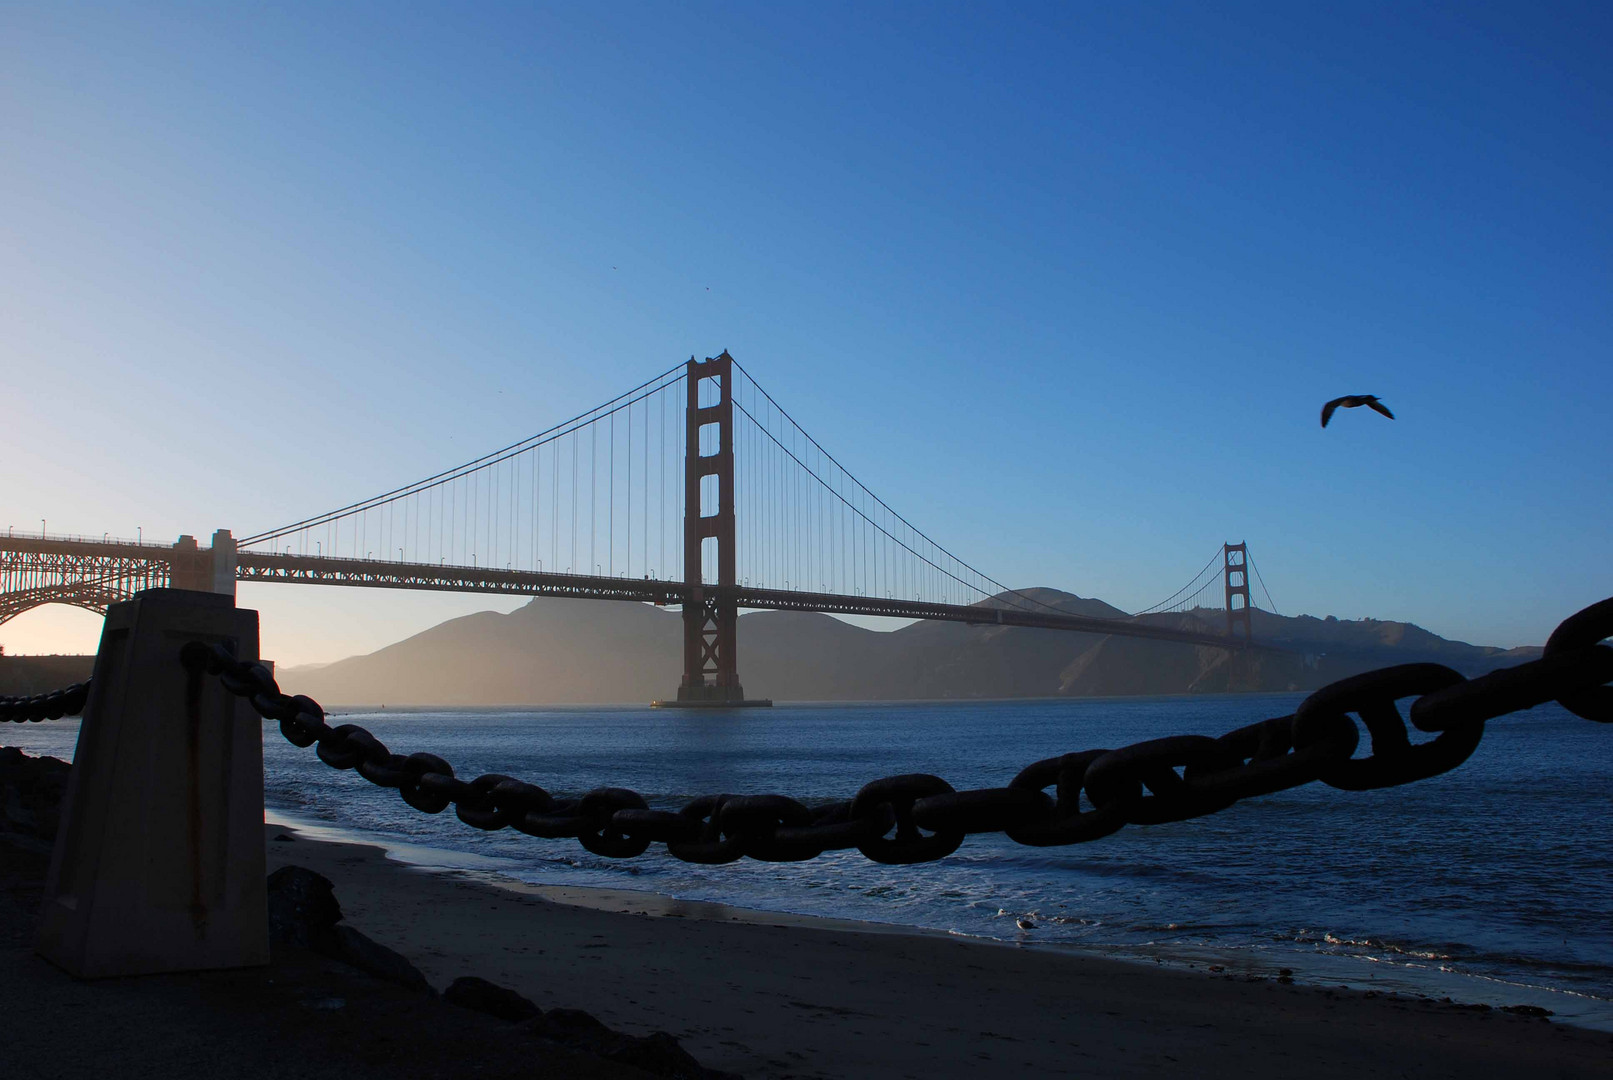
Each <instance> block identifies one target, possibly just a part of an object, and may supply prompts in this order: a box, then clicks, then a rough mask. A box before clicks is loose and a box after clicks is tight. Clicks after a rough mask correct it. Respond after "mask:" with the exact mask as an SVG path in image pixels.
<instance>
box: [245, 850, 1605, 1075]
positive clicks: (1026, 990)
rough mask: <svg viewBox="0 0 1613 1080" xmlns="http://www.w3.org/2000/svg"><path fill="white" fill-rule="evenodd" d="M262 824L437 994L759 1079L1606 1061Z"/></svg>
mask: <svg viewBox="0 0 1613 1080" xmlns="http://www.w3.org/2000/svg"><path fill="white" fill-rule="evenodd" d="M270 835H271V837H274V836H279V835H291V836H294V837H295V838H294V839H292V840H289V841H287V840H273V839H271V842H270V844H269V859H270V862H269V865H270V869H271V870H273V869H276V868H278V867H280V866H285V865H299V866H304V867H307V868H309V869H312V870H315V871H318V872H319V873H321V874H324V875H325V876H327V877H329V878H330V879H331V880H332V881H334V882H335V883H336V890H337V896H338V899H339V900H340V902H341V904H342V908H343V911H344V912H345V914H346V917H347V921H348V923H349V924H351V925H353V926H356V927H358V928H359V929H361V930H363V931H364V932H365V933H366V934H369V935H370V936H371V937H373V938H375V939H376V940H378V941H380V942H382V943H383V944H386V945H388V946H391V947H392V948H395V949H397V950H398V951H400V952H401V953H403V954H404V955H405V956H407V957H408V958H409V959H410V960H411V961H412V962H413V963H414V964H416V965H417V966H418V967H419V968H420V970H421V971H422V972H424V973H425V975H426V977H427V978H428V979H429V980H430V981H431V983H432V984H433V985H434V986H436V987H438V988H439V989H440V988H442V987H444V986H446V985H447V984H448V983H449V982H451V981H452V980H453V979H455V978H457V977H459V976H462V975H476V976H480V977H482V978H485V979H488V980H490V981H492V982H495V983H498V984H500V985H502V986H506V987H508V988H510V989H513V990H515V991H517V992H519V993H521V994H523V995H525V996H526V997H528V998H530V999H531V1000H532V1001H534V1002H536V1003H537V1004H538V1005H539V1006H541V1007H542V1008H544V1009H550V1008H556V1007H566V1008H580V1009H586V1010H588V1011H589V1012H591V1013H594V1014H595V1015H597V1016H598V1017H599V1018H600V1019H601V1020H603V1021H605V1022H606V1023H607V1024H610V1025H611V1026H613V1027H616V1028H619V1029H621V1030H624V1031H627V1032H629V1033H632V1034H647V1033H649V1032H651V1031H654V1030H666V1031H669V1032H671V1033H672V1034H674V1035H676V1036H677V1037H678V1038H679V1039H681V1040H682V1042H683V1045H684V1046H685V1047H686V1048H687V1049H688V1050H689V1051H690V1052H691V1053H693V1054H694V1055H695V1056H696V1057H697V1058H699V1059H700V1061H701V1062H702V1063H703V1064H705V1065H708V1066H711V1067H714V1068H719V1069H725V1070H730V1071H733V1072H737V1073H741V1074H743V1075H744V1076H746V1077H750V1078H753V1080H787V1078H808V1077H810V1078H819V1077H881V1078H883V1077H890V1078H906V1077H924V1078H930V1077H980V1076H1025V1075H1043V1076H1054V1075H1077V1074H1080V1075H1095V1076H1105V1077H1129V1076H1152V1075H1159V1074H1177V1073H1181V1072H1183V1071H1184V1070H1185V1071H1187V1072H1188V1073H1190V1074H1191V1075H1195V1076H1207V1077H1228V1078H1231V1077H1248V1076H1278V1075H1294V1074H1302V1075H1306V1076H1316V1077H1335V1076H1336V1077H1341V1078H1343V1077H1361V1076H1387V1077H1404V1076H1410V1077H1438V1076H1452V1077H1456V1076H1465V1075H1469V1074H1472V1073H1473V1072H1475V1071H1480V1072H1482V1074H1483V1075H1487V1076H1519V1077H1524V1076H1527V1077H1530V1078H1531V1080H1535V1078H1538V1077H1540V1076H1543V1075H1545V1076H1574V1077H1577V1076H1606V1075H1609V1074H1610V1073H1613V1038H1610V1037H1609V1035H1607V1034H1606V1033H1603V1032H1595V1031H1587V1030H1582V1029H1578V1028H1574V1027H1571V1026H1569V1025H1565V1024H1561V1023H1554V1022H1550V1021H1547V1020H1544V1019H1540V1018H1536V1017H1527V1016H1519V1015H1513V1014H1508V1013H1503V1012H1500V1011H1496V1010H1481V1009H1477V1008H1472V1007H1468V1008H1463V1007H1461V1006H1460V1004H1459V1003H1444V1002H1436V1001H1430V1000H1425V999H1418V998H1411V997H1396V996H1393V995H1382V994H1373V993H1371V992H1366V993H1363V992H1358V991H1346V990H1342V989H1337V988H1327V987H1319V986H1304V985H1292V984H1284V983H1281V982H1279V981H1278V980H1277V979H1276V978H1274V977H1273V978H1261V979H1258V980H1251V979H1249V978H1248V977H1246V976H1243V975H1239V976H1227V975H1216V974H1212V973H1201V972H1191V971H1181V970H1175V969H1169V968H1165V967H1154V966H1151V965H1147V964H1139V963H1130V962H1123V961H1117V960H1109V959H1106V958H1101V957H1092V956H1087V955H1075V954H1066V953H1060V952H1054V951H1050V950H1049V951H1044V950H1037V949H1026V948H1015V947H1012V946H1004V945H996V944H989V943H983V942H978V941H971V940H962V939H956V938H950V937H947V936H944V935H924V934H909V933H895V932H891V931H890V930H889V929H888V928H880V927H872V926H866V925H863V924H858V923H850V922H836V921H831V920H819V919H811V918H805V917H781V916H778V915H773V914H770V913H762V912H744V911H739V910H735V909H731V908H726V907H722V906H720V905H714V904H690V903H683V902H679V901H675V900H669V899H666V898H663V897H658V896H654V895H651V894H639V893H615V894H610V895H606V896H601V895H599V894H589V895H587V896H584V895H582V893H581V891H576V890H573V891H569V892H568V891H567V890H557V889H545V888H543V887H534V886H524V885H521V884H520V883H518V882H513V881H508V880H503V881H494V880H492V879H490V878H489V877H488V876H487V875H484V874H474V873H465V872H440V871H424V870H421V869H419V868H415V867H411V866H408V865H406V864H403V863H400V862H397V861H394V860H391V859H389V858H387V856H386V854H385V852H384V851H383V850H382V849H380V848H376V847H370V846H365V845H358V844H345V843H331V842H326V841H319V840H313V839H310V838H308V837H305V836H295V834H294V833H293V832H292V830H290V829H287V828H283V827H277V826H271V827H270ZM568 899H569V900H573V901H576V900H586V901H587V904H588V906H583V905H582V904H579V903H567V902H564V901H566V900H568ZM608 907H614V908H616V909H617V910H605V909H604V908H608ZM1271 974H1272V975H1273V976H1275V975H1276V974H1277V973H1276V972H1272V973H1271Z"/></svg>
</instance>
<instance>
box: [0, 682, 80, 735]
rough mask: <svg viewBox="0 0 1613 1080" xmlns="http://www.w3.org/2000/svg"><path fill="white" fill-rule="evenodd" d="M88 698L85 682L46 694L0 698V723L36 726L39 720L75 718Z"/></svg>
mask: <svg viewBox="0 0 1613 1080" xmlns="http://www.w3.org/2000/svg"><path fill="white" fill-rule="evenodd" d="M89 696H90V684H89V680H85V681H84V682H81V683H74V684H73V685H72V686H69V687H66V688H65V689H62V690H52V691H51V692H50V693H48V694H30V695H24V696H22V697H0V723H5V722H7V721H10V722H11V723H14V724H26V723H36V724H37V723H38V722H39V721H41V720H60V719H61V718H62V717H64V716H77V715H78V714H79V713H81V712H83V711H84V700H85V699H86V698H88V697H89Z"/></svg>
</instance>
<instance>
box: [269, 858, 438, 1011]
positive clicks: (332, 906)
mask: <svg viewBox="0 0 1613 1080" xmlns="http://www.w3.org/2000/svg"><path fill="white" fill-rule="evenodd" d="M341 921H342V906H341V904H339V903H337V901H336V887H335V886H334V885H332V884H331V882H330V879H329V878H327V877H325V876H324V875H322V874H316V873H315V872H314V871H312V870H307V869H304V868H302V867H300V866H283V867H281V868H280V869H279V870H276V871H275V872H274V873H272V874H270V875H269V947H270V949H271V950H277V949H284V948H286V947H287V946H294V947H297V948H303V949H312V950H313V951H314V952H316V953H319V954H320V955H321V956H327V957H329V958H330V959H332V960H339V961H341V962H342V963H344V964H347V965H348V966H350V967H355V968H358V970H360V971H362V972H364V973H365V974H366V975H371V976H374V977H375V978H377V979H385V980H386V981H387V982H392V983H397V984H398V985H399V986H401V987H403V988H405V989H407V990H417V991H419V992H421V993H425V994H430V993H433V992H434V991H433V990H432V988H431V984H430V983H428V982H426V977H425V976H424V975H422V974H420V971H419V969H418V968H416V967H415V966H414V965H413V964H411V963H409V961H408V960H406V959H405V958H404V957H403V955H402V954H401V953H398V952H396V951H394V950H392V949H389V948H387V947H386V946H385V945H382V944H380V943H379V942H377V941H373V940H371V939H370V938H369V937H367V936H366V935H365V934H363V933H362V932H360V931H358V930H355V929H353V928H352V927H351V926H339V925H337V924H338V923H340V922H341Z"/></svg>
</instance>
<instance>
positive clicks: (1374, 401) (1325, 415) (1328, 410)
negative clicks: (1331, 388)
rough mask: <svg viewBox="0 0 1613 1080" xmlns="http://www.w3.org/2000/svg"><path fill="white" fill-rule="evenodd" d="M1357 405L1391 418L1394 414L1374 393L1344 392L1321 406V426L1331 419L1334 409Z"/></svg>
mask: <svg viewBox="0 0 1613 1080" xmlns="http://www.w3.org/2000/svg"><path fill="white" fill-rule="evenodd" d="M1357 405H1365V406H1366V407H1367V408H1369V409H1371V410H1373V411H1374V412H1381V413H1383V415H1385V416H1387V417H1388V418H1389V419H1391V420H1393V419H1394V418H1395V414H1394V413H1392V412H1390V411H1389V410H1388V409H1387V408H1386V407H1385V406H1384V404H1383V402H1381V401H1379V400H1378V395H1376V394H1346V395H1344V396H1343V397H1336V398H1334V399H1333V400H1332V401H1330V402H1328V403H1327V404H1326V405H1323V406H1322V426H1323V427H1327V422H1328V421H1329V420H1331V419H1333V410H1334V409H1353V408H1355V407H1356V406H1357Z"/></svg>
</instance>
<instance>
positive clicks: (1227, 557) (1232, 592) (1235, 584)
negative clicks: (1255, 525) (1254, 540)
mask: <svg viewBox="0 0 1613 1080" xmlns="http://www.w3.org/2000/svg"><path fill="white" fill-rule="evenodd" d="M1221 557H1222V560H1223V562H1224V564H1225V565H1224V569H1223V574H1224V576H1225V579H1226V590H1227V637H1229V638H1231V639H1232V640H1233V641H1237V640H1238V637H1239V636H1238V628H1239V627H1242V628H1243V640H1242V644H1244V645H1248V644H1249V643H1251V642H1252V641H1254V639H1255V632H1254V624H1253V623H1252V622H1251V621H1250V618H1249V545H1248V544H1247V543H1241V544H1223V545H1221ZM1238 600H1241V601H1243V602H1242V603H1241V604H1235V603H1234V601H1238Z"/></svg>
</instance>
